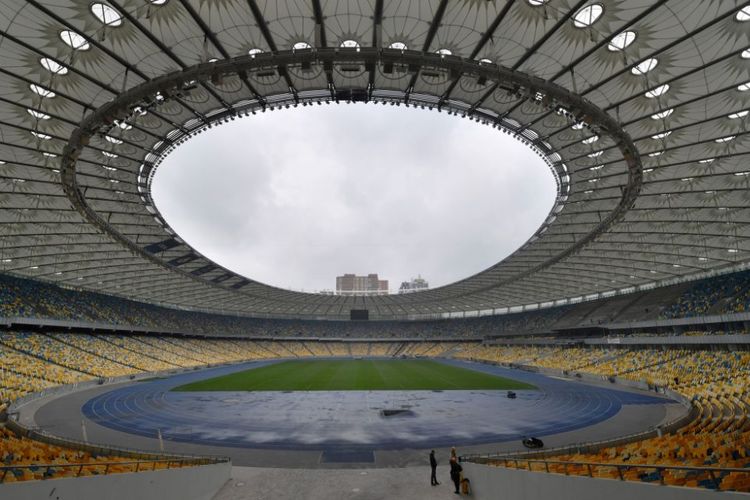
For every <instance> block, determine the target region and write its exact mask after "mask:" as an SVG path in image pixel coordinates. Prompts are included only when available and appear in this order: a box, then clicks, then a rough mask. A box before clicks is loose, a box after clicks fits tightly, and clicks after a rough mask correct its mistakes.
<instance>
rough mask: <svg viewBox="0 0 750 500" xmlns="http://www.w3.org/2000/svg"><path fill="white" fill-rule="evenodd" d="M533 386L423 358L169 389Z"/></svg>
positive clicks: (241, 376) (305, 367) (284, 366)
mask: <svg viewBox="0 0 750 500" xmlns="http://www.w3.org/2000/svg"><path fill="white" fill-rule="evenodd" d="M468 389H496V390H507V389H535V387H534V386H532V385H529V384H525V383H523V382H517V381H515V380H511V379H507V378H503V377H497V376H495V375H489V374H486V373H482V372H478V371H474V370H467V369H465V368H459V367H456V366H450V365H445V364H442V363H438V362H436V361H431V360H427V359H419V360H406V359H392V360H391V359H389V360H379V359H352V360H319V359H318V360H308V361H283V362H281V363H274V364H271V365H267V366H263V367H260V368H253V369H250V370H245V371H242V372H238V373H232V374H230V375H223V376H221V377H215V378H211V379H207V380H201V381H200V382H193V383H191V384H187V385H183V386H180V387H176V388H175V389H173V390H175V391H382V390H468Z"/></svg>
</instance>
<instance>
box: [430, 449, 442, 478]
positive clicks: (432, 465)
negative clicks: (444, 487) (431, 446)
mask: <svg viewBox="0 0 750 500" xmlns="http://www.w3.org/2000/svg"><path fill="white" fill-rule="evenodd" d="M430 468H431V469H432V475H431V476H430V484H431V485H432V486H437V485H438V484H440V483H438V480H437V460H435V450H432V451H431V452H430Z"/></svg>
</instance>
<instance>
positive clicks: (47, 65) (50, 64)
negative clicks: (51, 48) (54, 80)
mask: <svg viewBox="0 0 750 500" xmlns="http://www.w3.org/2000/svg"><path fill="white" fill-rule="evenodd" d="M39 64H41V65H42V67H43V68H44V69H46V70H47V71H49V72H50V73H54V74H56V75H65V74H67V73H68V68H66V67H65V66H63V65H62V64H60V63H58V62H57V61H55V60H54V59H50V58H49V57H42V58H41V59H39Z"/></svg>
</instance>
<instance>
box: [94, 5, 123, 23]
mask: <svg viewBox="0 0 750 500" xmlns="http://www.w3.org/2000/svg"><path fill="white" fill-rule="evenodd" d="M91 13H92V14H94V17H96V18H97V19H98V20H99V21H101V22H102V24H104V25H105V26H109V27H111V28H116V27H117V26H120V25H122V16H121V15H120V13H119V12H117V11H116V10H115V9H113V8H112V7H110V6H109V5H106V4H103V3H92V4H91Z"/></svg>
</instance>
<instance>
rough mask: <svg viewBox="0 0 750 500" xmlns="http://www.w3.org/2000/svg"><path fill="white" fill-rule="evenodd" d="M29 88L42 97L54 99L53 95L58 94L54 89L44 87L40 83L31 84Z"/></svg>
mask: <svg viewBox="0 0 750 500" xmlns="http://www.w3.org/2000/svg"><path fill="white" fill-rule="evenodd" d="M29 88H30V89H31V91H32V92H34V93H35V94H36V95H38V96H41V97H46V98H48V99H52V98H53V97H55V96H56V95H57V94H55V93H54V92H53V91H51V90H49V89H45V88H44V87H42V86H40V85H37V84H36V83H31V84H29Z"/></svg>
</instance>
